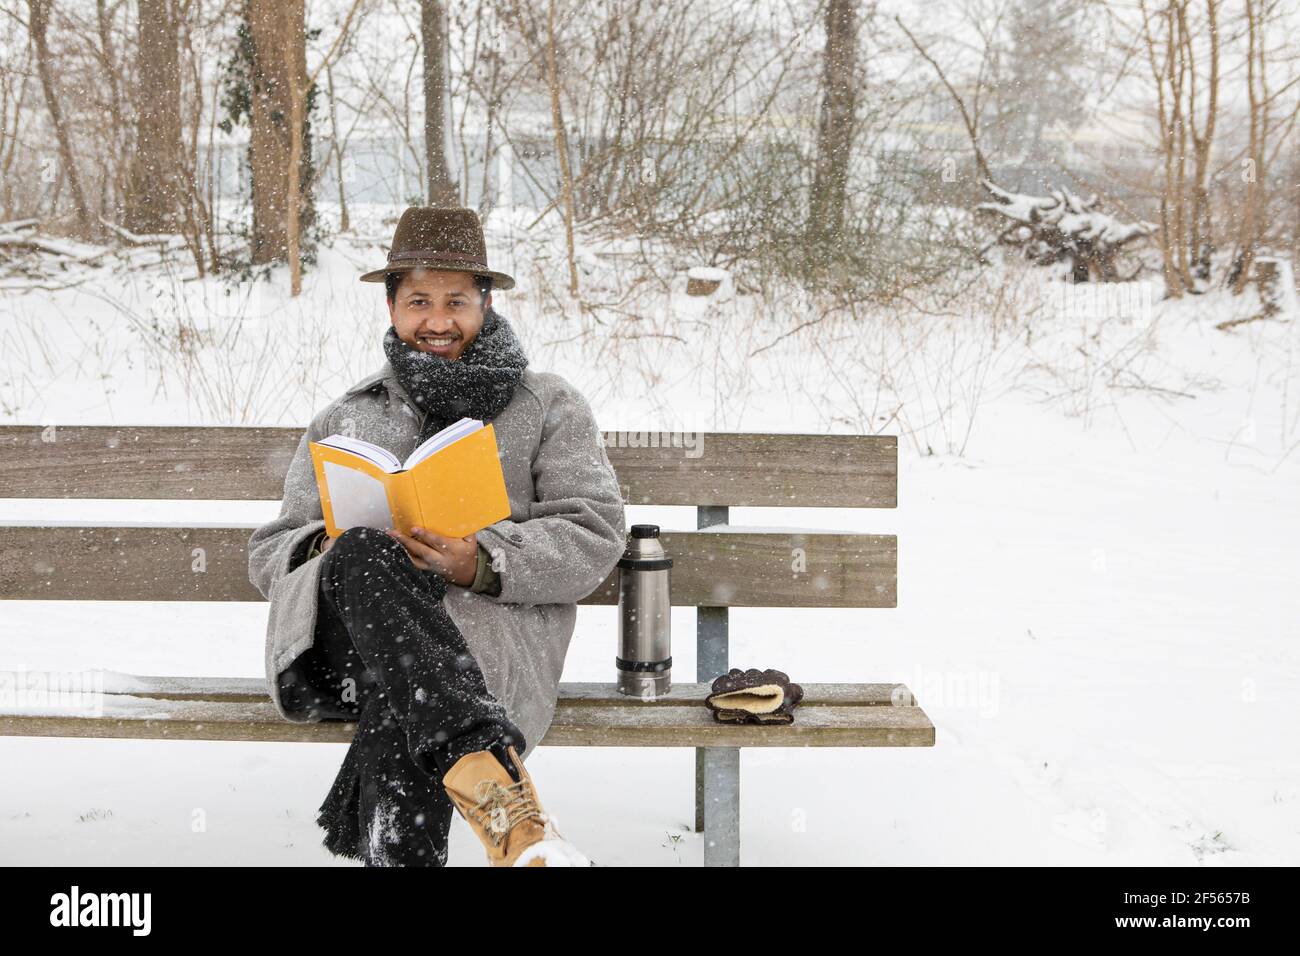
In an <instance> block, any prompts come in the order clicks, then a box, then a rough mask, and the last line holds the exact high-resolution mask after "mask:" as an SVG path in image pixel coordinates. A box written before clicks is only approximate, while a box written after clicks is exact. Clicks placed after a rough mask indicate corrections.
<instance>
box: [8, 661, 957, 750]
mask: <svg viewBox="0 0 1300 956" xmlns="http://www.w3.org/2000/svg"><path fill="white" fill-rule="evenodd" d="M142 680H146V681H147V680H148V679H142ZM155 680H157V681H158V682H159V683H158V684H157V685H156V686H155V687H154V689H153V690H154V692H155V693H182V694H187V695H188V694H193V693H195V692H196V691H197V689H198V687H199V686H200V683H199V682H200V680H201V679H197V678H186V679H184V681H186V682H188V683H180V684H178V683H177V682H176V681H175V680H174V679H167V678H162V679H155ZM214 683H215V684H216V685H217V686H219V687H221V688H222V691H221V692H222V695H223V696H222V698H221V699H195V698H193V697H188V696H187V697H181V698H178V697H143V696H136V695H134V694H123V693H105V694H104V695H103V696H102V697H99V698H98V699H97V700H96V702H95V707H94V710H93V711H91V712H86V711H85V710H82V711H81V712H78V710H77V709H76V708H72V707H69V708H67V709H64V710H62V711H60V709H59V708H57V707H48V708H45V712H43V713H34V712H17V710H16V709H15V708H10V709H9V710H8V711H6V710H5V709H4V708H3V707H0V736H25V737H103V738H139V739H180V740H262V741H285V742H289V741H298V742H319V743H346V742H348V741H349V740H351V739H352V734H353V731H354V730H355V724H353V723H351V722H347V721H322V722H318V723H294V722H291V721H286V720H284V719H283V718H282V717H280V715H279V714H278V713H276V711H275V708H274V707H273V706H272V704H271V702H270V700H269V699H268V698H267V697H266V695H265V685H264V684H262V685H261V688H260V690H261V693H260V695H255V694H254V691H255V690H257V689H258V688H257V687H256V685H258V684H261V682H259V681H256V680H255V679H250V680H249V681H248V683H247V684H246V685H244V686H239V685H236V684H234V683H233V682H232V681H230V680H228V679H217V681H215V682H214ZM105 686H106V687H107V686H110V684H109V683H108V682H107V681H106V682H105ZM705 688H706V685H704V684H683V685H680V686H679V688H676V689H675V690H677V691H678V694H677V695H675V696H670V697H669V698H667V699H665V700H661V701H656V702H653V703H649V702H644V701H639V700H633V699H630V698H627V697H622V696H621V695H618V694H617V692H615V691H614V690H613V688H612V686H611V685H605V684H564V685H562V686H561V697H560V700H559V703H558V704H557V707H556V712H555V718H554V721H553V723H552V725H551V729H550V730H549V731H548V733H547V735H546V737H545V739H544V740H543V741H542V743H544V744H546V745H548V746H562V747H564V746H568V747H573V746H583V747H665V746H670V747H864V746H866V747H870V746H877V747H930V746H933V745H934V726H933V724H931V722H930V719H929V717H928V716H926V714H925V712H924V711H923V710H922V709H921V708H920V707H918V706H915V704H913V703H908V704H904V705H901V706H892V705H891V704H890V701H891V700H903V701H912V697H911V693H910V691H908V690H907V688H906V687H905V686H904V685H898V684H839V685H824V684H809V685H806V687H805V695H806V696H805V699H804V702H803V703H802V704H800V705H799V707H797V708H796V709H795V722H794V723H793V724H790V725H784V726H757V725H744V726H734V725H729V724H722V723H719V722H717V721H716V720H714V718H713V715H712V713H711V712H710V711H708V710H707V709H706V708H705V707H703V706H702V704H701V703H700V699H702V697H703V693H704V692H705ZM831 688H833V689H831ZM863 701H865V703H863Z"/></svg>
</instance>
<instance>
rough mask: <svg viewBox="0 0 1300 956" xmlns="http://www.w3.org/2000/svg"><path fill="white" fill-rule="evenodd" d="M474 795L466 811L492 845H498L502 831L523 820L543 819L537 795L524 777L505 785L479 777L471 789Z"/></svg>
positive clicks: (507, 831)
mask: <svg viewBox="0 0 1300 956" xmlns="http://www.w3.org/2000/svg"><path fill="white" fill-rule="evenodd" d="M474 798H475V800H476V801H477V802H476V803H475V804H474V806H473V807H471V808H470V810H471V812H472V813H473V814H474V816H475V819H476V821H477V822H478V823H479V824H480V825H481V826H482V827H483V829H484V831H485V832H486V833H487V834H488V837H489V839H491V840H492V844H493V845H494V846H500V845H501V841H502V840H504V839H505V838H506V834H508V833H509V832H510V831H511V830H513V829H514V828H515V826H517V825H518V824H519V823H521V822H523V821H524V820H529V819H532V820H536V821H537V822H538V823H542V824H544V823H545V822H546V816H545V814H543V813H542V808H541V806H540V805H539V804H538V802H537V794H536V792H535V791H534V790H533V788H532V787H531V786H529V784H528V781H527V780H520V781H519V782H518V783H512V784H509V785H508V786H503V785H501V784H500V783H498V782H497V781H495V780H480V781H479V783H478V785H477V786H476V787H475V788H474Z"/></svg>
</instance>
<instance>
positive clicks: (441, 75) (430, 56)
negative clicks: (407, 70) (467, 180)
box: [420, 0, 460, 206]
mask: <svg viewBox="0 0 1300 956" xmlns="http://www.w3.org/2000/svg"><path fill="white" fill-rule="evenodd" d="M420 38H421V41H422V43H421V46H422V48H423V50H424V154H425V168H426V170H427V171H428V177H429V203H430V205H434V206H458V205H460V202H459V199H460V189H459V187H458V186H457V185H456V183H455V182H454V181H453V179H452V175H451V169H450V167H449V166H448V164H447V131H446V120H447V118H446V110H445V109H444V103H445V97H446V94H447V11H446V5H445V4H443V3H441V2H440V0H421V2H420Z"/></svg>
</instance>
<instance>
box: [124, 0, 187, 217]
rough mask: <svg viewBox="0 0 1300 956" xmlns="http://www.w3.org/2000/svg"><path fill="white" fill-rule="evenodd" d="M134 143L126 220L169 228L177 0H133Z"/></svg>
mask: <svg viewBox="0 0 1300 956" xmlns="http://www.w3.org/2000/svg"><path fill="white" fill-rule="evenodd" d="M136 9H137V11H138V18H137V23H138V33H137V37H136V81H137V88H136V97H135V104H134V106H135V128H136V136H135V148H134V149H133V150H132V153H131V167H130V170H131V171H130V187H129V190H128V192H127V202H126V217H125V218H126V222H125V225H126V227H127V228H128V229H131V230H134V231H136V232H149V233H159V232H173V231H175V230H176V228H177V225H178V223H179V221H180V218H181V211H180V206H181V185H180V182H179V175H180V167H179V162H180V159H181V112H180V110H181V73H180V61H179V53H178V42H177V31H178V24H177V10H176V3H175V0H137V8H136Z"/></svg>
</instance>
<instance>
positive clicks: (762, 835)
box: [0, 222, 1300, 866]
mask: <svg viewBox="0 0 1300 956" xmlns="http://www.w3.org/2000/svg"><path fill="white" fill-rule="evenodd" d="M489 226H490V229H491V230H492V233H491V234H490V237H489V247H490V248H491V249H493V250H494V251H495V250H497V249H503V250H504V249H506V248H507V247H509V248H510V250H511V251H512V252H513V256H512V258H511V259H509V260H506V261H507V267H506V271H510V269H512V268H513V269H515V270H516V275H518V276H519V277H520V287H519V289H518V290H516V291H515V292H511V293H501V294H498V295H497V296H496V297H495V304H496V306H497V308H498V310H499V311H501V312H502V313H503V314H505V315H506V316H507V317H508V318H510V319H511V320H512V322H513V323H514V325H515V327H516V329H517V330H518V331H519V332H520V334H521V336H522V338H523V340H524V343H525V346H526V347H527V348H528V349H529V354H530V357H531V359H532V363H533V365H534V367H537V368H543V369H551V370H554V371H558V372H560V373H561V374H564V375H566V376H568V377H570V378H571V379H572V380H573V381H575V382H576V383H578V384H579V385H580V386H581V387H582V388H583V390H584V392H585V393H586V394H587V395H588V396H589V397H590V399H591V401H592V404H593V406H594V408H595V410H596V413H597V416H598V420H599V421H600V424H601V427H602V428H603V429H606V430H609V431H614V430H620V429H634V428H636V429H645V428H658V429H699V430H709V429H716V430H745V431H806V432H815V431H836V432H858V433H861V432H864V431H881V432H885V433H891V434H898V435H899V436H900V462H899V466H900V493H899V507H898V508H897V510H893V511H878V512H872V511H866V510H861V511H859V510H847V511H838V510H835V511H832V510H813V509H792V510H779V511H778V510H773V509H750V508H736V509H733V511H732V521H733V522H734V523H736V524H742V525H755V526H764V527H771V526H777V525H779V526H791V527H801V528H825V529H844V530H860V531H874V532H892V533H896V534H898V536H899V588H898V593H899V600H898V604H899V606H898V608H897V609H892V610H844V611H842V610H822V611H806V610H797V609H790V610H787V609H781V610H759V609H738V610H734V611H733V612H732V616H731V619H732V652H731V659H732V663H733V664H734V665H736V666H742V667H752V666H758V667H778V668H781V669H782V670H785V671H786V672H787V673H789V674H790V676H791V677H792V679H794V680H796V681H800V682H815V681H903V682H906V683H908V684H909V685H910V686H911V687H912V689H913V691H914V692H915V693H916V694H917V696H918V698H919V700H920V702H921V704H922V706H923V707H924V708H925V709H926V711H927V712H928V713H929V714H930V715H931V717H932V719H933V720H934V722H935V725H936V727H937V729H938V733H937V745H936V746H935V747H934V748H919V749H899V750H890V749H788V750H784V749H771V750H766V749H756V750H747V751H743V752H742V757H741V766H742V783H741V794H742V797H741V802H742V809H741V827H742V841H743V851H742V852H743V862H745V863H746V864H773V865H784V864H849V863H870V864H886V865H887V864H922V863H951V864H974V863H996V864H1035V863H1039V864H1042V863H1047V864H1173V865H1179V864H1197V863H1201V864H1204V865H1216V866H1217V865H1242V864H1256V865H1257V864H1296V863H1300V746H1298V744H1300V729H1298V728H1300V720H1298V719H1297V718H1300V708H1298V707H1297V700H1298V698H1300V650H1298V649H1297V648H1298V647H1300V642H1297V638H1300V588H1297V587H1296V579H1297V573H1298V572H1300V448H1298V447H1297V443H1300V322H1296V321H1290V322H1282V321H1272V322H1255V323H1250V324H1247V325H1242V326H1239V327H1238V328H1237V329H1236V330H1234V331H1233V332H1230V333H1227V332H1221V331H1218V330H1216V329H1215V328H1214V325H1215V323H1216V322H1220V321H1223V320H1224V319H1225V318H1230V317H1232V316H1233V315H1237V314H1242V313H1243V310H1244V312H1245V313H1247V314H1248V313H1249V311H1250V309H1251V308H1252V303H1251V302H1250V301H1249V300H1244V301H1239V300H1233V299H1232V298H1231V297H1229V296H1226V295H1223V294H1219V293H1214V294H1211V295H1207V296H1202V297H1198V298H1196V299H1194V300H1189V301H1186V302H1182V303H1161V302H1159V301H1158V300H1159V296H1158V294H1157V295H1155V296H1154V297H1151V296H1147V297H1146V298H1145V299H1144V298H1143V297H1142V296H1135V297H1133V298H1132V299H1131V300H1129V301H1130V302H1131V303H1137V305H1136V306H1134V307H1133V308H1132V309H1130V310H1129V311H1128V312H1127V313H1125V314H1122V315H1119V316H1114V315H1112V316H1110V317H1099V316H1095V315H1090V314H1089V312H1088V307H1087V303H1083V302H1081V300H1077V299H1070V298H1068V297H1063V296H1062V293H1061V292H1060V288H1059V286H1056V285H1054V284H1053V283H1052V282H1051V281H1050V279H1049V277H1048V275H1047V274H1046V273H1045V272H1043V271H1041V270H1024V269H1020V268H1017V267H1008V268H1006V269H1005V270H1003V271H1002V272H999V273H997V274H996V275H994V276H991V277H990V278H989V279H988V280H987V281H984V282H981V283H977V284H976V285H975V286H974V287H972V289H971V290H970V291H969V292H968V293H967V294H966V295H965V296H963V297H962V298H961V299H958V300H956V301H955V302H950V303H945V304H942V305H936V304H934V303H916V308H915V310H912V309H910V308H901V309H891V310H881V311H879V312H872V313H870V314H862V315H860V316H858V317H857V318H849V317H841V318H838V319H822V320H820V321H816V320H815V319H816V313H815V312H814V311H812V306H811V305H810V304H809V303H806V302H802V301H800V300H799V299H798V298H797V297H792V298H790V299H789V300H788V301H785V300H774V301H771V302H769V303H766V304H763V303H758V302H755V301H754V297H750V296H740V295H738V294H737V293H736V290H735V289H734V288H732V287H731V285H730V283H729V282H727V283H724V286H723V289H722V290H721V291H720V292H719V293H718V294H717V295H716V296H715V298H714V300H711V301H713V303H714V304H713V305H711V306H710V305H708V304H705V303H703V302H701V301H699V300H695V299H687V298H686V297H685V296H684V295H683V294H682V290H683V289H684V287H685V270H684V269H683V270H681V272H680V274H677V275H674V276H673V277H672V280H671V284H670V286H669V288H668V290H667V291H666V292H650V291H645V292H643V293H642V294H641V295H639V296H637V297H627V298H625V299H623V300H622V301H619V302H617V307H616V308H615V307H614V306H613V305H610V304H611V303H614V302H615V300H619V299H620V294H619V291H618V290H619V289H620V287H621V284H622V283H623V282H624V279H623V277H622V276H621V274H620V273H618V272H617V268H619V267H617V266H615V265H612V264H611V263H617V262H619V261H621V260H620V259H619V258H618V257H617V256H616V255H614V254H612V251H611V250H610V249H609V248H608V247H604V248H600V247H596V246H594V245H593V246H592V247H591V248H588V249H586V250H585V251H584V262H585V264H586V268H587V269H588V270H590V271H589V272H587V273H586V275H585V276H584V280H585V281H586V282H587V283H588V285H587V286H586V288H588V290H589V291H588V294H589V295H590V296H591V298H592V299H593V300H597V301H600V302H603V303H605V304H606V306H607V307H603V308H597V309H596V310H594V311H589V312H583V313H579V312H578V311H577V310H576V309H571V310H569V312H568V313H567V314H565V313H562V312H561V311H560V305H561V303H560V301H559V300H557V299H555V298H553V297H552V296H551V295H550V294H548V293H547V284H546V283H547V281H549V283H550V288H553V289H556V290H558V289H562V288H564V287H565V286H566V285H567V281H566V273H565V271H564V268H563V263H562V260H561V259H559V258H557V257H555V256H554V255H553V252H554V247H553V246H551V247H549V248H548V247H545V246H544V245H542V246H530V245H528V243H527V242H526V241H524V240H518V239H517V240H516V241H515V242H514V243H513V244H511V242H510V236H509V235H507V231H509V230H507V227H506V225H505V224H503V223H501V222H495V223H489ZM514 226H515V227H518V226H519V224H518V223H515V224H514ZM514 231H515V233H516V236H519V235H522V234H523V233H522V229H518V228H516V229H515V230H514ZM382 232H383V230H382V229H379V228H377V229H376V230H374V233H375V234H376V235H380V234H382ZM547 255H549V256H551V257H550V258H544V256H547ZM378 256H379V253H378V250H376V249H374V248H371V249H368V250H367V249H366V248H364V245H363V244H351V245H343V244H339V245H337V246H336V247H335V248H333V249H330V250H325V251H324V252H323V253H322V268H321V270H319V271H318V272H316V273H314V274H312V275H309V276H308V279H307V286H306V289H305V292H304V295H303V297H302V298H300V299H299V300H296V301H293V300H289V299H288V298H287V296H286V295H285V294H284V292H283V289H284V287H285V286H286V285H287V283H285V282H283V281H281V280H282V278H283V277H280V279H279V280H277V283H276V285H275V286H273V287H265V288H261V289H258V290H257V291H256V293H255V294H254V296H253V298H254V300H255V301H254V302H253V304H252V306H250V307H249V308H247V309H244V308H242V307H239V308H236V307H232V306H230V304H229V302H228V301H227V300H224V299H221V298H220V297H218V295H217V294H216V293H215V292H214V284H213V283H211V282H209V283H182V284H181V286H180V287H181V288H183V292H182V293H181V294H183V295H184V296H186V299H185V304H184V305H177V304H176V300H175V295H176V292H175V289H176V288H177V286H176V285H174V284H172V283H170V282H168V281H165V280H164V279H162V278H160V276H159V274H158V273H157V272H156V271H154V272H140V273H138V274H130V273H127V274H123V273H121V272H118V273H115V274H112V275H106V276H103V277H98V278H96V279H95V280H94V281H90V282H84V283H82V284H80V285H77V286H74V287H72V288H69V289H66V290H63V291H59V292H56V293H45V292H31V293H28V294H25V295H21V296H16V295H7V296H6V298H5V299H4V301H3V303H2V304H0V340H2V341H3V352H2V353H0V355H2V357H0V364H2V367H0V412H3V415H2V416H0V422H4V423H11V422H18V423H25V424H49V423H87V422H89V423H119V424H127V423H132V424H134V423H148V424H161V423H168V424H172V423H180V422H194V423H202V424H224V423H240V424H303V423H305V422H306V421H307V419H308V417H309V416H310V414H311V413H312V411H313V410H315V409H316V408H318V407H320V406H321V405H323V404H324V403H325V402H327V401H328V400H329V399H330V398H332V397H333V396H334V395H336V394H337V393H338V392H339V391H341V390H342V389H343V388H344V387H346V386H347V385H350V384H351V383H352V382H353V381H355V380H356V379H357V378H360V377H361V376H362V375H363V374H365V373H366V372H368V371H370V370H371V369H372V368H374V367H376V366H377V365H378V363H379V362H380V361H381V359H382V353H381V351H380V347H379V333H380V332H382V330H383V328H384V326H385V324H386V322H387V318H386V314H385V313H384V311H383V308H382V294H383V293H382V286H373V285H362V284H360V283H358V282H356V279H355V277H356V275H357V274H358V273H359V272H360V271H361V268H362V267H363V266H366V267H372V266H371V265H370V264H371V263H373V262H375V261H377V257H378ZM380 261H381V260H380ZM543 280H546V281H543ZM652 287H653V284H647V286H646V288H647V289H649V288H652ZM247 292H248V289H247V288H245V289H243V290H242V291H241V292H240V294H241V295H242V294H247ZM561 298H562V297H561ZM1145 302H1151V303H1152V304H1151V305H1150V306H1149V307H1148V306H1147V305H1145V304H1144V303H1145ZM214 308H215V309H216V310H217V312H218V313H219V319H220V320H219V321H212V319H211V318H210V313H211V312H212V311H213V309H214ZM1121 311H1122V312H1123V311H1124V310H1123V309H1121ZM241 314H242V315H243V318H244V321H243V323H242V325H240V329H241V331H240V334H239V336H238V337H232V336H231V335H229V334H228V333H227V334H225V335H224V336H221V335H219V336H217V337H216V338H215V339H214V340H209V341H207V342H206V344H205V340H204V339H203V338H202V334H201V333H202V332H203V330H204V328H206V327H208V326H211V327H212V328H215V329H221V328H223V327H228V326H229V325H230V324H231V323H230V321H229V320H230V318H231V317H232V316H238V315H241ZM185 315H188V316H190V317H191V319H192V320H193V321H190V322H187V323H182V324H181V325H177V321H176V320H177V317H178V316H185ZM220 316H224V318H220ZM636 316H640V318H636ZM1291 318H1292V319H1293V320H1294V319H1298V318H1300V316H1297V315H1295V314H1294V313H1292V315H1291ZM155 319H156V320H157V328H156V329H155V328H154V326H153V323H154V320H155ZM186 326H188V328H189V331H188V332H187V331H186ZM796 329H798V331H794V330H796ZM146 333H147V334H148V335H149V336H150V337H151V338H149V339H146V337H145V335H146ZM196 333H198V335H199V337H198V338H195V337H194V336H195V334H196ZM190 342H194V343H197V346H196V349H195V351H193V353H187V352H186V349H187V348H188V347H189V343H190ZM187 354H190V356H191V357H190V358H188V359H187V358H186V355H187ZM218 354H223V355H224V356H225V358H224V360H222V359H218V357H217V356H218ZM755 467H762V462H761V461H757V462H755ZM276 509H277V504H276V503H274V502H255V503H216V502H206V503H192V502H165V503H164V502H160V503H141V502H113V503H98V504H95V505H87V504H86V503H84V502H52V501H22V500H4V501H0V520H16V519H30V518H40V519H60V520H84V519H87V518H95V519H99V520H110V521H112V520H118V519H124V520H148V521H167V520H175V521H183V522H186V523H189V522H194V521H219V522H224V521H237V522H250V523H256V522H260V521H263V520H265V519H266V518H268V517H270V516H271V515H273V514H274V513H275V511H276ZM694 517H695V516H694V513H693V511H691V510H690V509H685V508H643V507H632V508H629V511H628V518H629V521H630V522H632V521H642V520H652V521H658V522H659V523H661V524H663V525H664V526H665V527H668V528H674V527H693V526H694ZM265 621H266V607H265V605H261V604H212V605H206V604H190V605H185V604H166V605H163V604H155V605H149V604H140V603H103V604H99V603H93V604H76V603H55V602H4V603H2V604H0V669H4V668H27V669H40V668H49V669H58V668H64V669H78V670H79V669H82V668H95V667H103V668H111V669H113V670H117V671H124V672H133V673H153V674H194V675H212V676H261V667H262V644H261V641H262V636H263V633H264V627H265ZM673 626H674V635H675V647H674V657H675V659H676V663H677V667H676V674H677V676H678V679H679V680H689V679H693V675H694V640H693V634H694V627H693V612H692V611H690V610H689V609H679V610H678V611H677V612H675V614H674V621H673ZM614 633H615V619H614V611H613V609H612V608H584V609H582V610H581V612H580V614H579V621H578V632H577V634H576V636H575V638H574V641H573V644H572V647H571V650H570V653H569V658H568V661H567V664H566V669H565V674H564V677H565V679H566V680H575V681H576V680H601V681H607V680H611V679H612V676H613V661H612V657H613V655H614V651H615V648H614ZM343 750H344V747H343V745H333V744H317V745H302V744H245V743H204V742H183V741H165V742H155V741H120V740H56V739H22V738H0V767H3V768H4V774H3V777H4V784H3V786H0V862H5V863H56V862H57V863H84V864H99V863H140V864H153V863H186V864H189V863H193V864H236V863H255V864H311V865H318V864H331V863H336V864H338V865H356V864H353V863H351V862H340V861H334V860H333V859H332V858H331V857H330V856H329V855H328V854H327V852H326V851H325V850H324V849H323V848H321V847H320V832H319V831H318V830H317V828H316V827H315V825H314V822H313V820H314V812H315V809H316V807H317V806H318V805H319V803H320V801H321V799H322V798H323V797H324V795H325V793H326V791H327V789H328V787H329V784H330V782H331V780H332V779H333V776H334V773H335V771H336V769H337V766H338V763H339V761H340V760H341V758H342V755H343ZM529 769H530V772H531V773H532V775H533V777H534V779H535V781H536V782H537V784H538V788H539V792H540V794H541V797H542V799H543V802H544V803H545V804H546V806H547V808H548V809H549V810H551V811H552V812H553V813H554V814H555V815H556V817H557V818H558V820H559V824H560V827H561V829H562V830H563V832H564V833H565V834H566V836H568V837H569V838H570V839H571V840H573V841H574V842H575V843H576V844H578V845H579V846H581V847H582V848H583V849H584V850H585V851H586V852H587V853H588V854H589V855H591V856H592V857H593V858H594V859H595V860H596V861H597V862H599V863H604V864H639V865H640V864H643V865H664V866H679V865H694V864H698V863H699V862H700V860H701V857H702V844H701V837H700V835H698V834H695V833H692V832H691V829H690V825H691V820H692V817H693V783H692V774H693V755H692V752H691V751H690V750H687V749H678V750H648V749H647V750H642V749H568V748H541V749H540V750H538V751H537V753H536V754H535V755H534V756H533V757H531V758H530V760H529ZM451 863H452V864H453V865H482V864H483V860H482V854H481V851H480V850H479V848H478V845H477V843H476V842H475V841H474V838H473V836H472V834H471V833H470V832H469V830H468V828H466V827H465V826H464V824H463V823H462V822H457V823H456V824H455V825H454V827H453V836H452V846H451Z"/></svg>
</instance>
